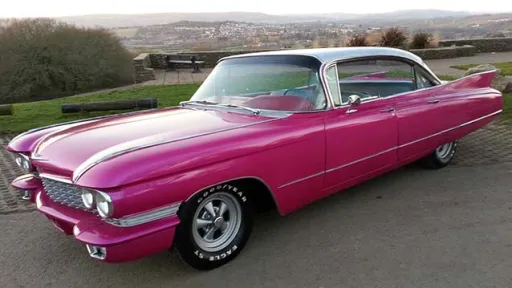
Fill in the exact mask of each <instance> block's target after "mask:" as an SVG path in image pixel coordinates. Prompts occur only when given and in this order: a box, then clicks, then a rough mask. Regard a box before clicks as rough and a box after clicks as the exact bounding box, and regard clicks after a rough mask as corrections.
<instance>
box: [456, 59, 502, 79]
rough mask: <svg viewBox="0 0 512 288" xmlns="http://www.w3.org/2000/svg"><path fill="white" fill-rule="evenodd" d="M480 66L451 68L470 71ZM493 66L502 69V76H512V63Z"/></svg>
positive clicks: (468, 65)
mask: <svg viewBox="0 0 512 288" xmlns="http://www.w3.org/2000/svg"><path fill="white" fill-rule="evenodd" d="M478 65H479V64H467V65H455V66H450V68H454V69H459V70H468V69H470V68H473V67H476V66H478ZM491 65H494V66H496V68H498V69H500V70H501V75H504V76H512V62H504V63H491Z"/></svg>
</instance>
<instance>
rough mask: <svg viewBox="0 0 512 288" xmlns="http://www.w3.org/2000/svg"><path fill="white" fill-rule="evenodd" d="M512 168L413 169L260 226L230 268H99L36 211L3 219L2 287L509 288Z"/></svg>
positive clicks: (270, 217) (149, 262)
mask: <svg viewBox="0 0 512 288" xmlns="http://www.w3.org/2000/svg"><path fill="white" fill-rule="evenodd" d="M511 187H512V164H510V163H501V164H491V165H487V166H470V167H457V166H456V165H452V166H449V167H447V168H445V169H443V170H441V171H430V170H422V169H419V168H417V167H415V166H411V167H407V168H405V169H401V170H399V171H396V172H393V173H390V174H387V175H385V176H382V177H379V178H377V179H375V180H372V181H370V182H368V183H366V184H363V185H360V186H357V187H355V188H353V189H350V190H349V191H347V192H345V193H343V194H337V195H334V196H332V197H329V198H327V199H324V200H322V201H319V202H317V203H315V204H313V205H310V206H309V207H306V208H305V209H303V210H300V211H299V212H296V213H294V214H291V215H289V216H287V217H279V216H277V215H275V214H267V215H263V216H261V217H259V219H257V224H256V227H255V230H254V232H253V235H252V238H251V240H250V242H249V245H248V246H247V247H246V249H245V250H244V251H243V253H242V254H241V255H240V256H239V257H238V258H237V259H236V260H235V261H234V262H232V263H230V264H228V265H226V266H224V267H221V268H219V269H217V270H214V271H210V272H197V271H194V270H192V269H190V268H188V267H186V266H184V265H183V264H181V262H179V261H178V260H177V258H176V257H175V255H168V254H166V253H162V254H159V255H155V256H153V257H150V258H147V259H143V260H140V261H136V262H133V263H127V264H117V265H112V264H110V265H107V264H103V263H98V262H95V261H93V260H92V259H90V258H89V256H87V254H86V251H85V248H84V247H83V246H81V245H79V244H78V243H76V242H75V241H74V240H73V239H72V238H66V237H64V236H63V235H60V232H57V231H56V230H55V229H54V228H53V226H52V225H51V224H50V223H49V222H48V221H47V220H46V219H44V217H43V216H41V215H39V214H37V213H35V212H31V213H21V214H10V215H4V216H1V217H0V226H1V227H2V228H3V229H2V236H1V237H0V247H2V248H1V249H0V287H6V288H10V287H90V286H91V285H98V286H101V287H236V288H239V287H308V288H311V287H314V288H318V287H325V288H327V287H463V288H467V287H512V273H510V267H512V260H511V259H512V233H511V232H510V231H512V202H511V196H510V195H511V194H510V193H511V192H512V191H511Z"/></svg>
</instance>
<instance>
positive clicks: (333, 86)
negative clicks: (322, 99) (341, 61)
mask: <svg viewBox="0 0 512 288" xmlns="http://www.w3.org/2000/svg"><path fill="white" fill-rule="evenodd" d="M336 72H337V71H336V66H335V65H333V66H331V67H329V68H328V69H327V71H326V76H327V77H326V78H327V85H328V86H329V90H331V93H332V99H333V101H334V106H340V105H341V98H340V85H339V80H338V73H336Z"/></svg>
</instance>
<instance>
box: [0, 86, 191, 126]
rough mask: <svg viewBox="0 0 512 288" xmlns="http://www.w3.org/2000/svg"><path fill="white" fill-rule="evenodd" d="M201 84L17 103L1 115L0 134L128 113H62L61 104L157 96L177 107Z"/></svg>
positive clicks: (164, 102)
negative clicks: (7, 112) (10, 111)
mask: <svg viewBox="0 0 512 288" xmlns="http://www.w3.org/2000/svg"><path fill="white" fill-rule="evenodd" d="M198 87H199V85H198V84H185V85H155V86H146V87H138V88H133V89H129V90H124V91H113V92H108V93H98V94H92V95H87V96H71V97H64V98H59V99H53V100H47V101H38V102H30V103H19V104H14V105H13V110H14V115H11V116H0V133H18V132H23V131H26V130H28V129H32V128H36V127H41V126H45V125H51V124H54V123H60V122H68V121H73V120H77V119H84V118H91V117H95V116H101V115H107V114H116V113H122V112H125V111H115V112H90V113H71V114H62V112H61V110H60V107H61V105H62V104H74V103H85V102H97V101H115V100H132V99H141V98H150V97H154V98H156V99H158V107H168V106H176V105H178V103H179V102H181V101H185V100H188V99H190V97H191V96H192V94H194V92H195V91H196V90H197V88H198Z"/></svg>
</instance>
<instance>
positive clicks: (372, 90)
mask: <svg viewBox="0 0 512 288" xmlns="http://www.w3.org/2000/svg"><path fill="white" fill-rule="evenodd" d="M338 75H339V79H340V90H341V98H342V101H343V103H346V101H347V100H348V97H349V96H350V95H353V94H356V95H358V96H360V97H361V100H363V101H364V100H365V98H371V99H374V98H375V97H388V96H391V95H394V94H398V93H404V92H409V91H413V90H414V86H415V83H414V78H415V77H414V69H413V67H412V66H411V65H409V64H408V63H405V62H401V61H398V60H384V59H382V60H379V59H372V60H358V61H351V62H342V63H338Z"/></svg>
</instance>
